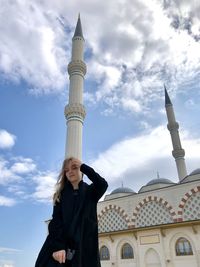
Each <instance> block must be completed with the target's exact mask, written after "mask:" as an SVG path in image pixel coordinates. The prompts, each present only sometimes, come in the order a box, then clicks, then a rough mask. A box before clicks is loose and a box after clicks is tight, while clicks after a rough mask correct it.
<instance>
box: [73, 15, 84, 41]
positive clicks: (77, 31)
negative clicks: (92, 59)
mask: <svg viewBox="0 0 200 267" xmlns="http://www.w3.org/2000/svg"><path fill="white" fill-rule="evenodd" d="M76 36H79V37H82V38H83V39H84V37H83V32H82V26H81V18H80V13H79V14H78V21H77V24H76V29H75V32H74V36H73V38H74V37H76Z"/></svg>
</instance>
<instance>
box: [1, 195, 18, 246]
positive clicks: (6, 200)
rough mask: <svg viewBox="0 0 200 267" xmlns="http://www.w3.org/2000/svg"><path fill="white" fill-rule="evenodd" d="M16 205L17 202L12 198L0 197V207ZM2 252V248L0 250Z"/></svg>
mask: <svg viewBox="0 0 200 267" xmlns="http://www.w3.org/2000/svg"><path fill="white" fill-rule="evenodd" d="M15 204H16V201H15V200H14V199H12V198H8V197H5V196H1V195H0V206H6V207H12V206H14V205H15ZM0 251H1V248H0Z"/></svg>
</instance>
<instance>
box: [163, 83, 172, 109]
mask: <svg viewBox="0 0 200 267" xmlns="http://www.w3.org/2000/svg"><path fill="white" fill-rule="evenodd" d="M164 89H165V106H166V105H172V102H171V100H170V98H169V95H168V92H167V89H166V86H165V84H164Z"/></svg>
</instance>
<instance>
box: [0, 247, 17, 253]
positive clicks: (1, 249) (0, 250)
mask: <svg viewBox="0 0 200 267" xmlns="http://www.w3.org/2000/svg"><path fill="white" fill-rule="evenodd" d="M21 251H22V250H20V249H16V248H5V247H0V253H15V252H16V253H17V252H21Z"/></svg>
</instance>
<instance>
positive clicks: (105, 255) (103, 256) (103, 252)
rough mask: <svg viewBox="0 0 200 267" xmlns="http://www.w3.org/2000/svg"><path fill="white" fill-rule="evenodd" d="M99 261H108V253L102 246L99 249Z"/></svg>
mask: <svg viewBox="0 0 200 267" xmlns="http://www.w3.org/2000/svg"><path fill="white" fill-rule="evenodd" d="M100 260H101V261H107V260H110V253H109V250H108V248H107V247H106V246H102V247H101V248H100Z"/></svg>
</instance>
